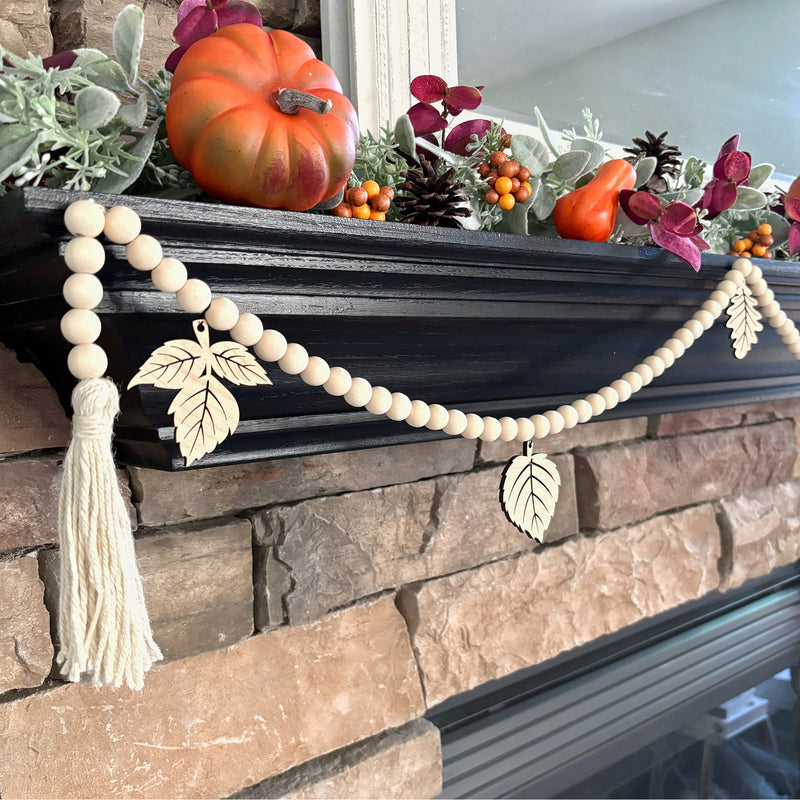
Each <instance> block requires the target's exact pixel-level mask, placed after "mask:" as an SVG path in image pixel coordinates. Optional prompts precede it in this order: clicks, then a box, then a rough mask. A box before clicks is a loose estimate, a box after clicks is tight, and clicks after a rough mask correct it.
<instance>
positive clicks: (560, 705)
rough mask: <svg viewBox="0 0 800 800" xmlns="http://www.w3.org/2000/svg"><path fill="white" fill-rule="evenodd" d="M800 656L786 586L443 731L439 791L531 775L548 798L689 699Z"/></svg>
mask: <svg viewBox="0 0 800 800" xmlns="http://www.w3.org/2000/svg"><path fill="white" fill-rule="evenodd" d="M799 657H800V589H798V588H791V589H787V590H784V591H782V592H778V593H776V594H774V595H770V596H768V597H765V598H763V599H761V600H758V601H756V602H754V603H751V604H749V605H747V606H745V607H743V608H740V609H737V610H736V611H733V612H730V613H728V614H725V615H723V616H721V617H719V618H717V619H714V620H712V621H710V622H707V623H704V624H703V625H700V626H698V627H696V628H694V629H692V630H690V631H686V632H684V633H681V634H678V635H677V636H674V637H672V638H671V639H669V640H667V641H665V642H661V643H659V644H657V645H654V646H652V647H650V648H648V649H646V650H644V651H642V652H640V653H636V654H634V655H633V656H629V657H627V658H625V659H622V660H620V661H619V662H616V663H614V664H611V665H609V666H607V667H604V668H602V669H601V670H598V671H597V672H596V673H593V674H590V675H586V676H583V677H582V678H579V679H576V680H574V681H571V682H570V683H569V684H566V685H564V686H561V687H557V688H556V689H553V690H551V691H549V692H546V693H544V694H542V695H540V696H538V697H535V698H531V699H529V700H525V701H523V702H520V703H518V704H515V705H513V706H511V707H508V708H505V709H503V710H501V711H499V712H497V713H494V714H491V715H489V716H488V717H484V718H482V719H480V720H477V721H476V722H474V723H470V724H469V725H466V726H464V727H463V728H459V729H456V730H454V731H452V732H451V733H449V734H446V735H445V736H444V737H443V741H442V748H443V758H444V773H443V774H444V788H443V792H442V797H451V798H454V797H501V796H513V794H514V792H515V791H519V790H521V789H522V788H523V787H525V786H526V785H527V784H531V783H532V782H534V781H539V782H540V783H539V784H537V785H539V786H541V787H542V792H543V794H544V795H545V796H551V795H552V794H554V793H555V792H557V791H559V790H561V789H566V788H568V786H570V785H572V784H574V783H576V782H577V781H579V780H581V779H582V778H583V777H586V776H588V775H589V774H591V772H593V771H595V770H596V769H597V768H599V767H600V766H603V765H606V764H608V763H611V762H610V760H609V758H610V754H611V753H612V752H614V754H615V757H617V758H618V757H622V756H623V755H624V753H621V752H619V750H620V743H621V742H622V740H624V739H630V740H632V741H633V742H634V744H633V748H634V749H638V747H643V746H645V745H647V744H648V743H649V742H650V741H653V740H655V739H656V738H658V737H659V736H660V735H662V734H663V733H665V732H666V730H662V728H663V724H661V725H656V724H654V723H657V722H660V723H666V722H668V721H670V720H671V721H672V722H673V724H672V727H678V726H679V725H680V724H682V722H681V720H680V719H678V718H677V716H678V715H679V714H680V713H682V714H683V715H684V716H687V715H688V714H691V715H694V714H699V713H702V712H703V711H705V710H706V709H705V708H703V707H699V706H697V705H695V706H694V707H692V703H693V701H694V702H695V703H696V702H697V701H698V700H699V699H700V698H703V697H704V696H705V697H708V696H709V693H710V692H712V691H714V687H718V686H719V685H721V684H726V683H728V684H731V683H732V682H734V683H735V682H736V681H737V679H739V677H740V676H742V675H745V674H747V673H749V672H750V671H751V670H756V671H757V670H758V669H759V668H760V667H762V668H763V669H773V668H774V669H775V671H777V669H778V668H779V667H780V666H781V665H785V664H788V663H792V662H795V661H797V660H798V658H799ZM776 665H777V666H776ZM764 677H767V676H766V675H765V676H764ZM753 682H756V681H753ZM744 688H746V686H742V687H741V689H733V690H732V691H731V694H735V693H736V692H737V691H741V690H743V689H744ZM724 699H726V698H725V697H720V698H719V699H714V700H712V701H711V704H712V705H713V704H715V703H717V702H720V701H721V700H724ZM687 707H688V712H687ZM673 718H675V719H673ZM648 726H649V728H650V733H648V731H647V730H646V729H647V728H648ZM648 736H649V738H647V737H648Z"/></svg>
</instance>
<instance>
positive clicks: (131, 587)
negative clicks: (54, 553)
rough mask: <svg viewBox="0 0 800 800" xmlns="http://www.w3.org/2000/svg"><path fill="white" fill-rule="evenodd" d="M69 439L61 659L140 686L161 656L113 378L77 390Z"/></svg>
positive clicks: (74, 668) (101, 677)
mask: <svg viewBox="0 0 800 800" xmlns="http://www.w3.org/2000/svg"><path fill="white" fill-rule="evenodd" d="M72 408H73V410H74V416H73V419H72V440H71V442H70V445H69V449H68V450H67V455H66V458H65V459H64V476H63V480H62V483H61V496H60V498H59V507H58V533H59V541H60V548H61V567H60V584H61V587H60V596H59V609H58V628H59V636H60V640H61V642H60V645H61V649H60V652H59V654H58V659H57V661H58V664H59V665H60V666H61V667H62V672H63V674H64V675H65V676H66V677H67V679H68V680H70V681H78V680H80V677H81V673H84V672H88V673H92V678H93V682H94V683H95V684H96V685H103V684H111V685H112V686H121V685H122V684H123V683H125V684H127V685H128V686H129V687H130V688H131V689H141V688H142V686H143V685H144V674H145V673H146V672H147V670H148V669H150V667H151V666H152V664H153V663H154V662H155V661H158V660H159V659H161V658H162V655H161V651H160V650H159V649H158V645H157V644H156V643H155V642H154V641H153V634H152V631H151V629H150V620H149V618H148V616H147V609H146V607H145V601H144V592H143V590H142V581H141V578H140V576H139V570H138V567H137V565H136V553H135V550H134V546H133V534H132V530H131V523H130V517H129V515H128V509H127V506H126V504H125V501H124V500H123V498H122V495H121V494H120V491H119V484H118V483H117V474H116V468H115V466H114V459H113V456H112V453H111V438H112V434H113V425H114V419H115V417H116V416H117V414H119V394H118V392H117V388H116V386H115V385H114V383H113V382H112V381H111V380H109V379H108V378H90V379H88V380H82V381H80V382H79V383H78V385H77V386H76V387H75V389H74V390H73V392H72Z"/></svg>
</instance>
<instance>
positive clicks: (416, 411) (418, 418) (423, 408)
mask: <svg viewBox="0 0 800 800" xmlns="http://www.w3.org/2000/svg"><path fill="white" fill-rule="evenodd" d="M430 418H431V409H430V407H429V406H428V404H427V403H426V402H424V401H423V400H412V401H411V413H410V414H409V415H408V416H407V417H406V425H410V426H411V427H412V428H422V427H424V426H425V425H427V424H428V420H429V419H430Z"/></svg>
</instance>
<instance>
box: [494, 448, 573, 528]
mask: <svg viewBox="0 0 800 800" xmlns="http://www.w3.org/2000/svg"><path fill="white" fill-rule="evenodd" d="M560 485H561V478H560V477H559V474H558V470H557V469H556V465H555V464H554V463H553V462H552V461H550V459H549V458H548V457H547V455H546V454H545V453H534V452H533V446H532V444H531V443H530V442H526V443H525V448H524V452H523V454H522V455H521V456H515V457H514V458H512V459H511V460H510V461H509V462H508V464H506V468H505V470H503V477H502V478H501V479H500V505H501V506H502V507H503V511H505V514H506V516H507V517H508V519H509V521H510V522H511V523H512V524H513V525H516V527H517V528H519V529H520V530H521V531H522V532H523V533H526V534H527V535H528V536H530V537H531V538H532V539H536V541H537V542H541V541H542V540H543V538H544V533H545V531H546V530H547V526H548V525H549V524H550V520H551V519H552V518H553V513H554V511H555V507H556V501H557V500H558V487H559V486H560Z"/></svg>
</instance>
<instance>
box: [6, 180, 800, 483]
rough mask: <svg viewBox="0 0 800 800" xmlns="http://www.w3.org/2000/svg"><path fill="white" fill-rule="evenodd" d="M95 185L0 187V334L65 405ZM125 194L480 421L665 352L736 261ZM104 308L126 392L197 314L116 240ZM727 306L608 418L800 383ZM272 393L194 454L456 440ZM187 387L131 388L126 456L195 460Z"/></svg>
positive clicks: (160, 463) (571, 395) (773, 337)
mask: <svg viewBox="0 0 800 800" xmlns="http://www.w3.org/2000/svg"><path fill="white" fill-rule="evenodd" d="M86 196H87V195H84V194H78V193H68V192H61V191H54V190H47V189H25V190H14V191H12V192H10V193H9V194H8V195H6V196H5V197H4V198H2V199H1V200H0V237H1V238H0V306H2V308H1V309H0V340H2V341H3V342H4V343H5V344H6V345H8V346H9V347H11V348H13V349H14V350H16V351H17V353H18V355H19V356H20V358H22V359H23V360H30V361H33V362H34V363H35V364H37V366H38V367H39V368H40V369H41V370H42V372H43V373H44V374H45V376H46V377H47V378H48V380H49V381H50V382H51V383H52V385H53V386H54V387H55V389H56V391H57V392H58V394H59V397H60V399H61V401H62V403H63V404H64V406H65V408H69V394H70V392H71V390H72V387H73V386H74V379H73V378H72V377H71V376H70V375H69V373H68V372H67V370H66V356H67V352H68V345H67V344H66V343H65V342H64V341H63V340H62V338H61V335H60V333H59V320H60V318H61V316H62V315H63V313H64V312H65V311H66V309H67V307H66V304H65V302H64V300H63V299H62V297H61V287H62V284H63V281H64V279H65V278H66V276H67V275H68V272H67V269H66V267H65V265H64V264H63V261H62V258H61V256H60V253H61V252H62V251H63V247H64V245H65V244H66V242H67V241H68V234H67V233H66V231H65V229H64V227H63V222H62V214H63V210H64V208H65V207H66V206H67V205H68V204H69V203H70V202H72V201H73V200H75V199H78V198H79V197H86ZM95 199H96V200H97V201H98V202H100V203H102V204H103V205H105V206H107V207H108V206H111V205H116V204H120V203H122V204H125V205H129V206H131V207H132V208H133V209H134V210H135V211H137V213H138V214H139V215H140V216H141V217H142V221H143V231H144V232H145V233H149V234H151V235H153V236H155V237H156V238H157V239H159V240H160V241H161V243H162V245H163V247H164V252H165V253H166V254H167V255H171V256H174V257H175V258H178V259H180V260H181V261H183V262H184V263H185V264H186V265H187V267H188V269H189V274H190V276H192V277H197V278H202V279H203V280H205V281H207V282H208V284H209V285H210V286H211V288H212V291H213V292H214V294H215V295H225V296H227V297H230V298H231V299H232V300H234V301H235V302H236V303H237V305H238V306H239V308H240V309H241V310H243V311H245V310H246V311H252V312H253V313H255V314H258V315H259V316H260V317H261V318H262V320H263V321H264V323H265V327H272V328H276V329H278V330H280V331H281V332H283V333H284V334H285V335H286V337H287V338H288V339H289V340H290V341H292V340H293V341H297V342H300V343H301V344H303V345H304V346H305V347H306V348H307V349H308V351H309V352H310V353H312V354H316V355H320V356H322V357H323V358H325V359H326V360H327V361H328V362H329V363H330V364H331V365H339V366H343V367H345V368H346V369H348V370H350V372H351V373H352V374H353V375H360V376H363V377H365V378H367V379H368V380H369V381H370V382H371V383H373V385H378V384H381V385H384V386H387V387H388V388H389V389H391V390H392V391H402V392H405V393H406V394H408V395H409V396H410V397H412V398H420V399H423V400H426V401H428V402H438V403H442V404H443V405H449V406H450V407H458V408H460V409H462V410H464V411H467V412H469V411H474V412H475V413H479V414H482V415H485V414H492V415H495V416H504V415H509V416H513V417H517V416H522V415H526V416H527V415H530V414H533V413H536V412H540V411H544V410H546V409H548V408H554V407H557V406H558V405H560V404H562V403H565V402H566V403H569V402H572V401H573V400H575V399H576V398H578V397H581V396H583V395H584V394H586V393H589V392H592V391H595V390H596V389H598V388H599V387H600V386H603V385H605V384H607V383H609V382H611V381H612V380H615V379H616V378H618V377H620V375H621V374H622V373H624V372H626V371H627V370H629V369H630V368H631V367H633V366H634V365H635V364H636V363H638V362H639V361H640V360H641V359H642V358H644V357H645V356H647V355H649V354H650V353H651V352H652V351H653V350H654V349H655V348H657V347H659V346H660V345H661V344H662V343H663V342H664V341H665V340H666V339H668V338H669V337H670V335H671V334H672V332H673V331H674V330H675V329H676V328H677V327H679V326H680V325H681V324H682V323H683V322H684V321H685V320H686V319H688V318H689V317H691V315H692V314H693V313H694V311H696V310H697V308H698V307H699V306H700V304H701V303H702V302H703V301H704V300H705V299H706V298H707V297H708V294H709V292H710V291H712V290H713V288H714V286H715V284H716V283H717V281H719V280H720V279H721V277H722V275H723V274H724V273H725V271H726V270H727V269H728V268H729V265H730V263H731V259H730V258H728V257H724V256H707V257H705V258H704V263H703V268H702V270H701V272H700V273H699V275H696V274H695V273H694V272H692V270H691V269H690V268H689V267H687V266H686V265H685V264H683V263H682V262H680V261H679V260H677V259H676V258H674V257H673V256H671V255H670V254H668V253H665V252H664V251H662V250H659V249H656V248H643V247H629V246H623V245H607V244H591V243H585V242H574V241H565V240H560V239H546V238H534V237H526V236H513V235H509V234H499V233H488V232H474V231H462V230H439V229H429V228H422V227H417V226H413V225H404V224H390V223H377V222H371V221H361V220H351V219H347V220H342V219H336V218H332V217H326V216H321V215H312V214H296V213H290V212H280V211H263V210H257V209H248V208H239V207H231V206H223V205H211V204H199V203H188V202H177V201H168V200H156V199H152V198H142V197H124V198H120V197H117V196H114V197H111V196H104V195H95ZM107 253H108V256H107V263H106V266H105V267H104V268H103V270H102V271H101V273H100V275H99V277H100V278H101V280H102V282H103V285H104V287H105V297H104V300H103V302H102V304H101V306H100V307H99V308H98V309H97V311H98V313H99V314H100V316H101V319H102V322H103V333H102V335H101V339H100V344H102V346H103V347H104V349H105V350H106V352H107V353H108V355H109V371H108V374H109V375H110V376H111V377H112V378H114V379H115V380H116V381H117V382H118V383H119V384H121V385H123V386H124V385H125V384H127V382H128V381H129V379H130V378H131V377H132V376H133V374H134V373H135V372H136V370H137V369H138V367H139V366H140V365H141V364H142V362H143V361H144V360H145V359H146V358H147V356H148V355H149V354H150V353H151V352H152V351H153V350H154V349H155V348H156V347H158V346H159V345H160V344H162V343H163V342H164V341H166V340H168V339H180V338H191V337H192V330H191V320H192V317H191V315H188V314H186V313H185V312H183V311H181V310H180V309H179V308H178V307H177V304H176V303H175V302H174V298H173V296H171V295H166V294H162V293H161V292H159V291H157V290H156V289H155V288H154V287H153V286H152V284H151V283H150V280H149V278H148V277H147V275H146V274H142V273H138V272H135V271H134V270H133V269H131V268H130V267H129V266H128V265H127V263H126V262H125V260H124V253H123V250H122V248H121V247H118V246H116V245H107ZM759 265H760V266H761V268H762V269H763V270H764V274H765V277H766V278H767V280H768V282H769V285H770V287H771V288H772V289H773V291H774V292H775V295H776V297H777V299H778V300H779V302H780V303H781V305H782V307H783V308H784V310H785V311H786V313H787V314H788V315H789V316H790V317H792V318H793V319H795V320H798V319H800V264H796V263H788V262H783V263H781V262H772V261H764V260H760V261H759ZM727 334H728V330H727V329H726V328H725V324H724V319H720V320H719V321H718V322H717V323H716V324H715V325H714V327H713V328H712V329H711V330H710V331H708V332H707V333H706V334H705V335H704V336H703V337H702V339H700V340H699V341H698V342H697V343H696V344H695V345H694V346H693V347H692V348H691V349H690V350H688V351H687V353H686V355H685V356H684V357H683V358H682V359H681V360H680V361H679V362H678V363H677V364H676V365H675V366H674V367H673V368H672V369H671V370H669V371H668V372H666V373H665V374H664V375H663V376H661V377H660V378H657V379H656V380H655V381H654V382H653V384H651V385H650V386H648V387H646V388H645V389H643V390H642V391H641V392H639V393H638V394H636V395H634V397H633V398H632V399H631V400H630V401H629V402H627V403H625V404H622V405H621V406H619V407H617V408H616V409H614V410H612V411H611V412H608V413H607V414H606V415H604V418H606V417H608V418H610V417H622V416H638V415H641V414H650V413H658V412H667V411H678V410H688V409H696V408H705V407H712V406H720V405H729V404H735V403H749V402H756V401H763V400H777V399H783V398H787V397H796V396H800V364H798V362H797V361H796V360H795V359H794V358H793V357H792V356H791V355H790V353H789V352H788V351H787V350H786V348H785V347H784V346H783V344H782V343H781V341H780V339H779V337H778V336H777V334H776V333H775V332H774V331H773V330H772V329H771V328H769V326H765V330H764V332H763V333H762V334H759V342H758V344H757V345H756V347H755V348H754V350H753V351H752V352H751V353H750V355H749V356H748V357H747V358H746V359H744V360H743V361H737V360H736V359H735V358H734V357H733V354H732V351H731V347H730V342H729V340H728V336H727ZM266 367H267V372H268V374H269V376H270V378H271V379H272V381H273V385H272V386H260V387H253V388H249V387H234V389H233V392H234V394H235V396H236V398H237V401H238V403H239V407H240V411H241V423H240V425H239V428H238V430H237V431H236V433H235V434H234V435H233V436H231V437H229V438H228V439H227V440H226V441H225V442H224V443H223V444H222V445H221V446H220V447H218V448H217V450H215V451H214V452H213V453H211V454H210V455H208V456H206V457H205V458H203V459H202V460H201V461H199V462H197V466H199V467H202V466H209V465H215V464H226V463H237V462H244V461H251V460H256V459H266V458H276V457H282V456H292V455H301V454H308V453H323V452H331V451H336V450H346V449H354V448H360V447H372V446H377V445H384V444H395V443H402V442H413V441H423V440H429V439H435V438H443V436H444V435H443V434H441V433H434V432H431V431H428V430H426V429H421V430H418V429H413V428H410V427H408V426H407V425H405V424H404V423H397V422H392V421H390V420H387V419H386V418H376V417H373V416H372V415H370V414H369V413H367V412H366V411H360V410H355V409H352V408H350V407H349V406H347V405H346V404H345V403H344V401H343V400H342V399H341V398H336V397H331V396H329V395H327V394H326V393H325V392H324V391H322V390H321V389H319V388H312V387H308V386H306V385H305V384H304V383H303V382H302V381H301V380H300V379H299V377H290V376H287V375H284V374H283V373H281V372H280V370H279V369H278V368H277V366H275V365H269V364H267V365H266ZM173 396H174V392H169V391H165V390H161V389H155V388H153V387H149V386H142V387H137V389H136V390H134V391H128V392H123V399H122V406H123V408H122V414H121V417H120V419H119V421H118V425H117V428H116V439H115V442H116V449H117V455H118V457H119V459H120V460H121V461H123V462H126V463H128V464H134V465H140V466H150V467H157V468H161V469H182V468H183V459H182V457H181V456H180V453H179V452H178V448H177V445H176V444H175V442H174V438H173V428H172V426H171V419H170V417H169V415H168V414H167V408H168V406H169V404H170V402H171V399H172V397H173Z"/></svg>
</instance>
